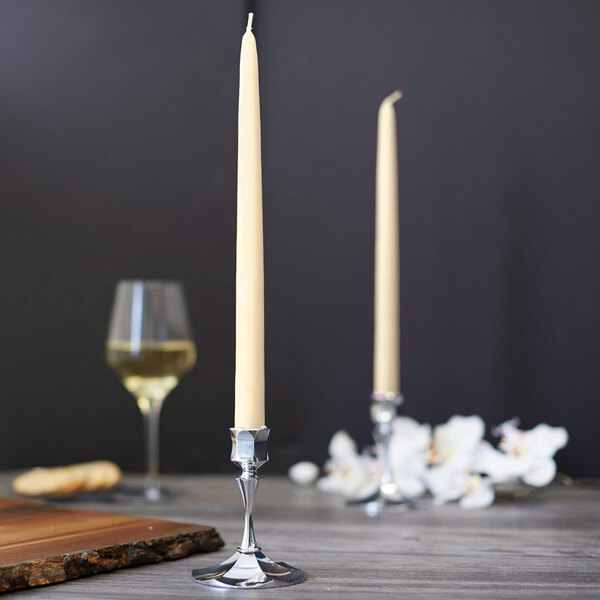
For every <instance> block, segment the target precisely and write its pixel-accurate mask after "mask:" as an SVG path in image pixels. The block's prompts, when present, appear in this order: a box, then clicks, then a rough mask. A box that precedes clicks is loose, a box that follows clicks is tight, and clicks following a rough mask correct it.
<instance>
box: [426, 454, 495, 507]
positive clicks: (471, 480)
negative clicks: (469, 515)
mask: <svg viewBox="0 0 600 600" xmlns="http://www.w3.org/2000/svg"><path fill="white" fill-rule="evenodd" d="M425 481H426V483H427V487H428V488H429V491H430V492H431V494H432V495H433V502H434V504H436V505H438V506H440V505H442V504H445V503H446V502H452V501H453V500H458V501H459V506H460V507H461V508H467V509H472V508H485V507H486V506H489V505H490V504H492V502H494V498H495V494H494V489H493V487H492V485H491V484H492V481H491V479H490V478H488V477H482V476H481V475H479V474H476V473H472V472H470V470H469V469H468V468H465V466H464V465H460V464H457V463H456V462H452V461H450V462H447V463H446V464H443V465H439V466H437V467H431V468H430V469H428V470H427V472H426V473H425Z"/></svg>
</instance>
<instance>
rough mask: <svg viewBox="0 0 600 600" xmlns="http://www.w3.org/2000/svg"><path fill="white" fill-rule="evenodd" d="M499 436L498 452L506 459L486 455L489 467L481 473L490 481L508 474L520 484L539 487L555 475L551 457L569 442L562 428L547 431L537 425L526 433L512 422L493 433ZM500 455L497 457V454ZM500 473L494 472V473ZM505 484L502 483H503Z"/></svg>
mask: <svg viewBox="0 0 600 600" xmlns="http://www.w3.org/2000/svg"><path fill="white" fill-rule="evenodd" d="M494 433H495V434H496V435H500V436H502V438H501V440H500V443H499V445H498V446H499V448H500V450H502V451H503V452H504V453H505V456H506V458H504V459H501V458H500V457H498V456H497V455H496V456H494V457H493V460H492V455H491V453H489V451H488V453H487V454H488V462H489V463H490V464H489V465H487V464H486V465H483V466H485V467H487V469H486V470H482V472H488V473H489V474H490V475H491V476H492V477H500V476H502V475H504V476H505V477H506V476H508V475H509V474H510V473H512V475H513V477H519V478H520V479H521V480H522V481H523V482H524V483H526V484H528V485H533V486H536V487H541V486H544V485H547V484H549V483H550V482H551V481H552V480H553V479H554V476H555V475H556V463H555V462H554V459H553V456H554V455H555V454H556V452H557V451H558V450H560V449H561V448H564V447H565V446H566V445H567V442H568V441H569V434H568V433H567V430H566V429H565V428H564V427H550V425H546V423H542V424H540V425H537V426H536V427H534V428H533V429H530V430H529V431H523V430H522V429H519V428H518V422H517V421H515V420H511V421H506V422H505V423H502V425H500V426H499V427H497V428H496V429H495V431H494ZM498 454H501V453H498ZM498 469H500V471H503V473H499V472H497V470H498ZM505 480H506V479H505Z"/></svg>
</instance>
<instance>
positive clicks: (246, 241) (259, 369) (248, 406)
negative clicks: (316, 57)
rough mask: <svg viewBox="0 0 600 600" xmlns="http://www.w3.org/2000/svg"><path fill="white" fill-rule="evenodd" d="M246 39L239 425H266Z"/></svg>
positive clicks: (254, 138) (253, 100) (254, 101)
mask: <svg viewBox="0 0 600 600" xmlns="http://www.w3.org/2000/svg"><path fill="white" fill-rule="evenodd" d="M253 16H254V15H253V14H252V13H250V14H249V16H248V26H247V28H246V33H244V36H243V38H242V51H241V56H240V96H239V114H238V186H237V258H236V280H235V284H236V346H235V427H240V428H246V429H252V428H258V427H262V426H263V425H264V424H265V352H264V337H265V335H264V272H263V225H262V179H261V158H260V102H259V92H258V55H257V52H256V40H255V38H254V35H253V33H252V18H253Z"/></svg>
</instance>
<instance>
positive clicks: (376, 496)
mask: <svg viewBox="0 0 600 600" xmlns="http://www.w3.org/2000/svg"><path fill="white" fill-rule="evenodd" d="M403 401H404V398H403V397H402V396H401V395H399V394H376V393H373V394H371V420H372V421H373V422H374V423H375V429H374V430H373V437H374V439H375V443H376V446H375V447H376V452H377V456H378V457H379V458H380V460H381V463H382V472H381V475H380V477H379V483H378V485H377V488H376V489H375V490H374V491H373V488H371V490H370V491H369V492H367V493H365V495H364V496H359V497H358V498H353V499H352V500H349V501H348V504H349V505H361V504H362V505H366V506H367V507H368V508H367V510H368V511H369V512H373V513H376V512H378V509H381V508H383V507H384V506H404V507H405V508H414V507H415V506H416V503H415V502H414V501H413V500H410V499H409V498H406V496H404V495H403V494H402V493H401V492H400V490H399V489H398V485H397V483H396V481H395V480H394V473H393V470H392V465H391V459H390V448H389V447H390V438H391V436H392V421H393V420H394V418H395V417H396V415H397V414H398V406H400V405H401V404H402V402H403Z"/></svg>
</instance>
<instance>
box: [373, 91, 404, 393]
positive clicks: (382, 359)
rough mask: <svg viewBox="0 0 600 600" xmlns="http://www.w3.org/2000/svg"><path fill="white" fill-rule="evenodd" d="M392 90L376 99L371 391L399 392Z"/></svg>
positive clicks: (395, 95) (396, 96) (397, 96)
mask: <svg viewBox="0 0 600 600" xmlns="http://www.w3.org/2000/svg"><path fill="white" fill-rule="evenodd" d="M400 98H402V92H400V91H396V92H394V93H393V94H391V95H390V96H388V97H387V98H385V99H384V101H383V102H382V103H381V106H380V108H379V117H378V123H377V167H376V181H375V187H376V191H375V343H374V353H373V393H374V394H376V395H385V396H391V395H396V394H399V393H400V244H399V228H398V148H397V141H396V113H395V112H394V103H395V102H397V101H398V100H399V99H400Z"/></svg>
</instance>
